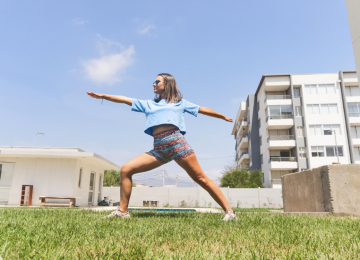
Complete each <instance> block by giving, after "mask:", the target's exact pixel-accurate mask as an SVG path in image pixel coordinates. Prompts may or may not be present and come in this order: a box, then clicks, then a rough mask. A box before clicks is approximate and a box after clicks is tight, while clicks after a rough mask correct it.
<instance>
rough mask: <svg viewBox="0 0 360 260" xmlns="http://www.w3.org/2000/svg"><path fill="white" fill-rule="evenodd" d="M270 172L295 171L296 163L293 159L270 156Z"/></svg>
mask: <svg viewBox="0 0 360 260" xmlns="http://www.w3.org/2000/svg"><path fill="white" fill-rule="evenodd" d="M269 163H270V169H271V170H295V169H297V168H298V163H297V161H296V158H295V157H279V156H272V157H270V159H269Z"/></svg>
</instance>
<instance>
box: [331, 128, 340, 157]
mask: <svg viewBox="0 0 360 260" xmlns="http://www.w3.org/2000/svg"><path fill="white" fill-rule="evenodd" d="M331 132H334V135H335V150H336V157H337V161H338V163H339V162H340V161H339V151H338V145H337V140H336V131H335V130H332V131H331Z"/></svg>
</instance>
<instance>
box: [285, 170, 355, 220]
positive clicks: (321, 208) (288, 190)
mask: <svg viewBox="0 0 360 260" xmlns="http://www.w3.org/2000/svg"><path fill="white" fill-rule="evenodd" d="M282 188H283V199H284V211H285V212H332V213H334V214H349V215H357V216H360V207H359V205H360V165H359V164H346V165H327V166H322V167H319V168H315V169H312V170H308V171H303V172H297V173H292V174H287V175H284V176H283V177H282Z"/></svg>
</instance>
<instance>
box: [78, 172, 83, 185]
mask: <svg viewBox="0 0 360 260" xmlns="http://www.w3.org/2000/svg"><path fill="white" fill-rule="evenodd" d="M82 174H83V167H80V169H79V181H78V188H79V189H81V182H82Z"/></svg>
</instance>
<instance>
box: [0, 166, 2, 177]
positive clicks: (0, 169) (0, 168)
mask: <svg viewBox="0 0 360 260" xmlns="http://www.w3.org/2000/svg"><path fill="white" fill-rule="evenodd" d="M1 171H2V164H0V180H1Z"/></svg>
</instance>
